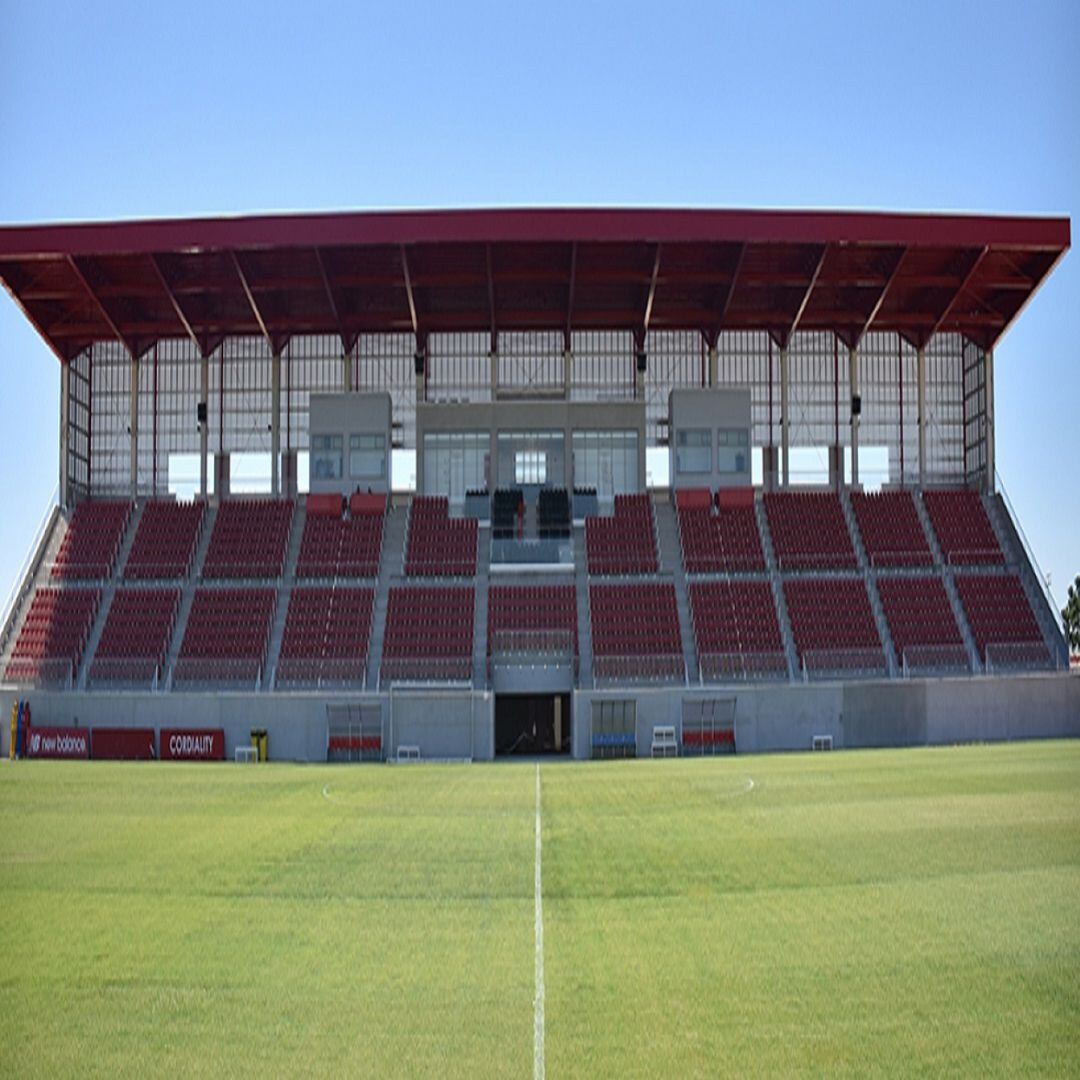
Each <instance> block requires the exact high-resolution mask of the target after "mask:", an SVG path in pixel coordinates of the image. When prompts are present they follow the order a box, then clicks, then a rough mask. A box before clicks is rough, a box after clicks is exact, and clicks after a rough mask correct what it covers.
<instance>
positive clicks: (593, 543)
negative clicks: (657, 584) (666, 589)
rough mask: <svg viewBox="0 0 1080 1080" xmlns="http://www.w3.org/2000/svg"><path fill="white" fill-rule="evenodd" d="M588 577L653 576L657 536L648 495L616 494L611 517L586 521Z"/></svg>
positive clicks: (655, 568) (593, 518)
mask: <svg viewBox="0 0 1080 1080" xmlns="http://www.w3.org/2000/svg"><path fill="white" fill-rule="evenodd" d="M585 550H586V553H587V555H588V560H589V573H590V574H655V573H656V570H657V565H658V564H657V558H656V533H655V530H654V528H653V512H652V500H651V499H650V498H649V496H648V495H616V496H615V514H614V516H612V517H590V518H586V519H585Z"/></svg>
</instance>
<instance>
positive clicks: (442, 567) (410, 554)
mask: <svg viewBox="0 0 1080 1080" xmlns="http://www.w3.org/2000/svg"><path fill="white" fill-rule="evenodd" d="M478 529H479V523H478V522H477V521H476V519H475V518H451V517H450V508H449V501H448V500H447V499H445V498H443V497H437V496H426V495H417V496H415V497H414V498H413V501H412V506H411V508H410V512H409V537H408V543H407V546H406V554H405V573H406V575H408V576H410V577H419V576H423V577H473V576H474V575H475V574H476V547H477V537H478V535H479V532H478Z"/></svg>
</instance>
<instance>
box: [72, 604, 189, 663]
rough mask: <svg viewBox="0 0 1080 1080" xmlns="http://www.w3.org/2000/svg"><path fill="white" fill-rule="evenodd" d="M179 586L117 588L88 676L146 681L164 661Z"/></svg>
mask: <svg viewBox="0 0 1080 1080" xmlns="http://www.w3.org/2000/svg"><path fill="white" fill-rule="evenodd" d="M179 607H180V590H179V589H140V588H128V589H119V590H118V591H117V593H116V595H115V596H114V597H113V601H112V604H110V605H109V614H108V616H107V618H106V620H105V626H104V628H103V629H102V632H101V640H100V641H99V642H98V647H97V652H96V653H95V654H94V662H93V663H92V664H91V666H90V678H91V680H93V681H95V682H107V681H116V680H140V681H150V680H151V679H153V677H154V675H155V674H157V673H158V672H159V671H160V669H161V666H162V665H163V664H164V662H165V656H166V654H167V653H168V650H169V640H170V639H171V637H172V633H173V627H174V626H175V625H176V613H177V611H178V610H179Z"/></svg>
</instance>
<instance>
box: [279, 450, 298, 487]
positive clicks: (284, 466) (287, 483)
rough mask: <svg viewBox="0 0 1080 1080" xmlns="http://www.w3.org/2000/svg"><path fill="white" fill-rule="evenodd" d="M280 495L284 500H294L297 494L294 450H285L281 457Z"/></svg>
mask: <svg viewBox="0 0 1080 1080" xmlns="http://www.w3.org/2000/svg"><path fill="white" fill-rule="evenodd" d="M281 494H282V495H283V497H284V498H286V499H295V498H296V496H297V494H298V488H297V483H296V451H295V450H285V451H284V452H283V453H282V455H281Z"/></svg>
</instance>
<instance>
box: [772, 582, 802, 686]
mask: <svg viewBox="0 0 1080 1080" xmlns="http://www.w3.org/2000/svg"><path fill="white" fill-rule="evenodd" d="M769 585H770V586H771V587H772V594H773V603H774V604H775V605H776V618H777V621H778V622H779V623H780V636H781V637H782V638H783V641H784V655H785V656H786V657H787V665H788V678H789V679H801V678H802V671H801V670H800V668H799V654H798V651H797V650H796V648H795V635H794V634H793V633H792V630H791V617H790V616H789V615H788V609H787V601H786V600H785V599H784V587H783V584H782V582H781V580H780V575H779V574H778V573H777V572H776V571H775V570H774V571H773V572H772V573H771V574H770V575H769Z"/></svg>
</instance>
